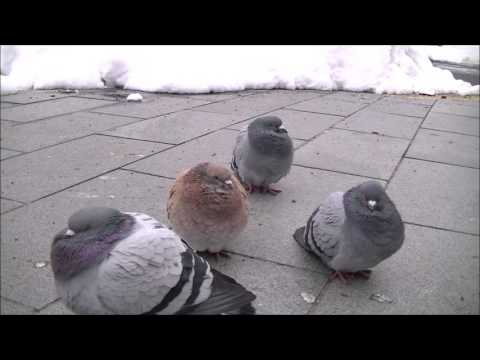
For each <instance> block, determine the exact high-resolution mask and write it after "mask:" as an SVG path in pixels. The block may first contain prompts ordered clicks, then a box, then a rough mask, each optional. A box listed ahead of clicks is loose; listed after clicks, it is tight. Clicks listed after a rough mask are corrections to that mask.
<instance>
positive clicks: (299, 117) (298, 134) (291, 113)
mask: <svg viewBox="0 0 480 360" xmlns="http://www.w3.org/2000/svg"><path fill="white" fill-rule="evenodd" d="M262 116H278V117H279V118H280V119H282V121H283V126H285V128H286V129H287V130H288V133H289V135H290V136H291V137H294V138H297V139H305V140H308V139H311V138H312V137H314V136H315V135H318V134H319V133H321V132H322V131H324V130H325V129H328V128H329V127H330V126H332V125H333V124H334V123H335V122H337V121H339V120H341V117H339V116H333V115H323V114H312V113H307V112H303V111H295V110H277V111H272V112H271V113H268V114H265V115H262ZM253 120H255V119H251V120H248V121H244V122H241V123H239V124H235V125H232V126H230V128H231V129H237V130H242V129H244V128H245V127H247V126H248V125H249V124H250V123H251V122H252V121H253Z"/></svg>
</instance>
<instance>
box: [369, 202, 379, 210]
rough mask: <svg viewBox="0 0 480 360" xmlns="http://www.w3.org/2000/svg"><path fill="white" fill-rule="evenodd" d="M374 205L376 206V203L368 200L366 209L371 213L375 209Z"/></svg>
mask: <svg viewBox="0 0 480 360" xmlns="http://www.w3.org/2000/svg"><path fill="white" fill-rule="evenodd" d="M375 205H377V202H376V201H375V200H368V208H369V209H370V210H372V211H373V209H375Z"/></svg>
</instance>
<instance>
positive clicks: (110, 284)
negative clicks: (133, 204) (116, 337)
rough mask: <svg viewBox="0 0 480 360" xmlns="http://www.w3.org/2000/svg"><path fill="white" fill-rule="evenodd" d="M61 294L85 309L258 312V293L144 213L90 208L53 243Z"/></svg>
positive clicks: (77, 308)
mask: <svg viewBox="0 0 480 360" xmlns="http://www.w3.org/2000/svg"><path fill="white" fill-rule="evenodd" d="M50 256H51V264H52V269H53V274H54V278H55V284H56V288H57V292H58V294H59V296H60V297H61V298H62V300H63V301H64V303H65V304H66V305H67V307H68V308H70V309H71V310H72V311H74V312H75V313H78V314H104V315H107V314H130V315H133V314H254V313H255V309H254V308H253V306H252V304H251V303H252V301H253V300H254V299H255V295H254V294H253V293H251V292H249V291H247V290H246V289H245V288H244V287H243V286H242V285H240V284H238V283H237V282H236V281H235V280H234V279H232V278H230V277H228V276H226V275H224V274H222V273H220V272H218V271H216V270H214V269H212V268H211V267H210V265H209V264H208V262H207V261H206V260H204V259H203V258H202V257H201V256H199V255H197V254H196V253H195V251H194V250H193V249H192V248H190V247H189V246H188V244H187V243H186V242H184V241H183V240H182V239H181V238H180V237H178V236H177V235H176V234H175V233H174V232H173V231H171V230H169V229H168V228H166V227H165V226H163V225H161V224H160V223H158V222H157V221H156V220H155V219H154V218H152V217H150V216H148V215H146V214H142V213H129V212H124V213H123V212H120V211H118V210H116V209H111V208H105V207H94V208H85V209H82V210H79V211H77V212H76V213H74V214H73V215H72V216H71V217H70V219H69V220H68V228H67V229H64V230H62V231H61V232H59V233H58V234H57V235H56V236H55V238H54V240H53V243H52V248H51V254H50Z"/></svg>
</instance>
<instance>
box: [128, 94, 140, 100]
mask: <svg viewBox="0 0 480 360" xmlns="http://www.w3.org/2000/svg"><path fill="white" fill-rule="evenodd" d="M142 100H143V97H142V95H140V94H139V93H135V94H130V95H128V96H127V101H142Z"/></svg>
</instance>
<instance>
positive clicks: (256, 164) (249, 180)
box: [230, 116, 293, 195]
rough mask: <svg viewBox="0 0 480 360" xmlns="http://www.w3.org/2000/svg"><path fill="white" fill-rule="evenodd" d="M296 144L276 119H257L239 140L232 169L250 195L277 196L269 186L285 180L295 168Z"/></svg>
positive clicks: (277, 191)
mask: <svg viewBox="0 0 480 360" xmlns="http://www.w3.org/2000/svg"><path fill="white" fill-rule="evenodd" d="M292 161H293V144H292V139H290V136H289V135H288V132H287V130H286V129H285V128H284V127H283V126H282V120H281V119H280V118H278V117H276V116H265V117H261V118H258V119H255V120H254V121H253V122H252V123H250V125H249V126H248V127H247V128H246V129H244V130H242V131H241V132H240V134H239V135H238V136H237V141H236V145H235V149H234V150H233V159H232V161H231V163H230V167H231V168H232V170H233V171H234V173H235V174H236V175H237V176H238V177H239V179H240V181H241V182H242V183H243V185H244V186H245V188H246V190H247V191H248V192H254V191H255V190H257V189H258V190H259V191H260V192H268V193H270V194H273V195H275V194H277V193H279V192H280V191H281V190H278V189H275V188H273V187H271V186H270V185H271V184H273V183H276V182H278V181H279V180H280V179H282V178H283V177H285V176H286V175H287V174H288V173H289V172H290V168H291V166H292Z"/></svg>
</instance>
